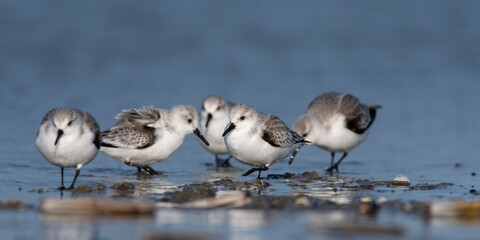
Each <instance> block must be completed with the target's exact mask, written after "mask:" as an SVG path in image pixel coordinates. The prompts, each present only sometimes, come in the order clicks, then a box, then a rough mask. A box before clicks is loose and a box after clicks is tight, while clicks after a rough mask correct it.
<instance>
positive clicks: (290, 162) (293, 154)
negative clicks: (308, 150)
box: [288, 148, 300, 165]
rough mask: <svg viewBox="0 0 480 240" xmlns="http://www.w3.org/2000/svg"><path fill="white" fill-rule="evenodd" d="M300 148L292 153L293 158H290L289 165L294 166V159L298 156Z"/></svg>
mask: <svg viewBox="0 0 480 240" xmlns="http://www.w3.org/2000/svg"><path fill="white" fill-rule="evenodd" d="M299 150H300V148H297V149H295V151H294V152H293V153H292V156H290V161H288V165H290V164H292V162H293V159H294V158H295V155H297V153H298V151H299Z"/></svg>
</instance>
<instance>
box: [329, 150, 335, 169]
mask: <svg viewBox="0 0 480 240" xmlns="http://www.w3.org/2000/svg"><path fill="white" fill-rule="evenodd" d="M334 160H335V152H332V160H330V168H332V167H333V163H334Z"/></svg>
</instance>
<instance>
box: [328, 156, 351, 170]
mask: <svg viewBox="0 0 480 240" xmlns="http://www.w3.org/2000/svg"><path fill="white" fill-rule="evenodd" d="M347 155H348V153H347V152H344V153H343V156H342V157H341V158H340V159H339V160H338V162H337V163H335V165H333V166H331V167H330V168H328V169H327V170H326V171H329V172H331V171H333V169H335V170H337V172H338V165H339V164H340V163H341V162H342V160H343V159H344V158H345V157H346V156H347Z"/></svg>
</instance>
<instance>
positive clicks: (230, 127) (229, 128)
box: [222, 122, 236, 137]
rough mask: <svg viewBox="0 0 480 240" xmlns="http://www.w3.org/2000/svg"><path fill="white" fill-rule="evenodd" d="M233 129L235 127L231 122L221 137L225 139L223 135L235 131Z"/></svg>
mask: <svg viewBox="0 0 480 240" xmlns="http://www.w3.org/2000/svg"><path fill="white" fill-rule="evenodd" d="M235 127H236V126H235V124H233V123H232V122H231V123H230V125H228V128H227V129H225V132H223V134H222V137H225V135H227V134H228V133H229V132H230V131H232V130H233V129H235Z"/></svg>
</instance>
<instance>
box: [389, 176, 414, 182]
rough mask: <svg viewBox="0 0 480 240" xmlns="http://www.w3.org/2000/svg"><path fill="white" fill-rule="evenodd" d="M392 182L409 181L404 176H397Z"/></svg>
mask: <svg viewBox="0 0 480 240" xmlns="http://www.w3.org/2000/svg"><path fill="white" fill-rule="evenodd" d="M393 181H399V182H410V179H408V177H406V176H405V175H398V176H396V177H395V178H394V179H393Z"/></svg>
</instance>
